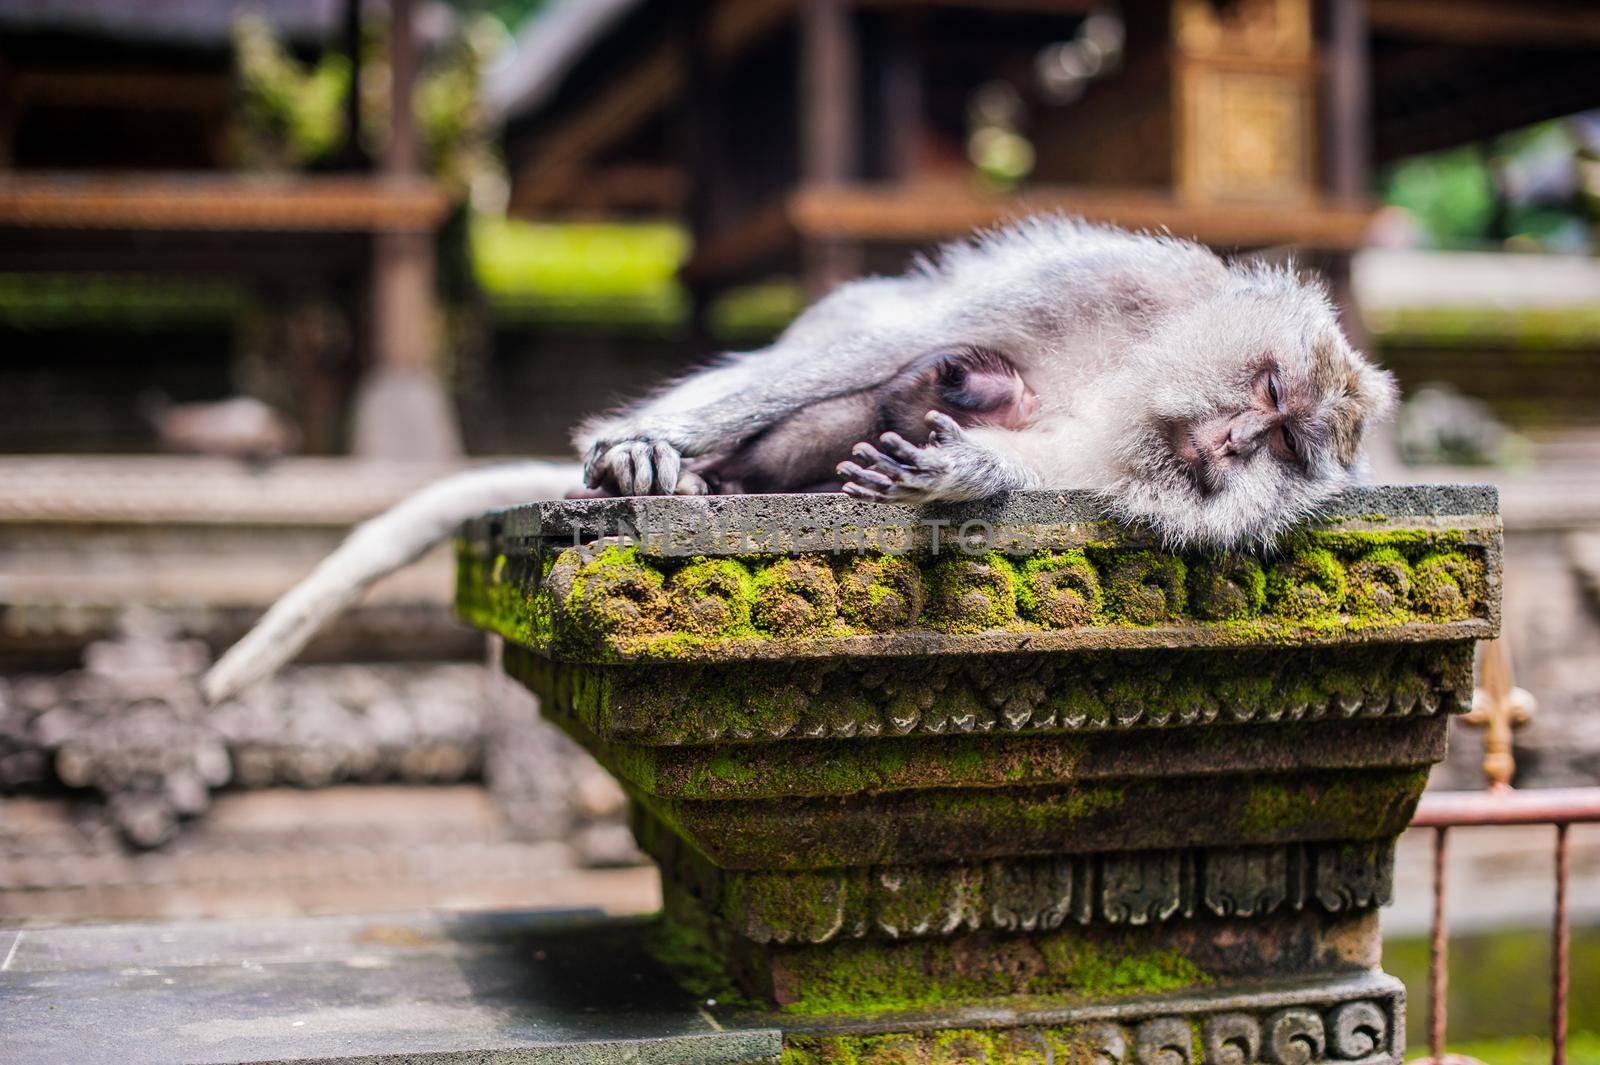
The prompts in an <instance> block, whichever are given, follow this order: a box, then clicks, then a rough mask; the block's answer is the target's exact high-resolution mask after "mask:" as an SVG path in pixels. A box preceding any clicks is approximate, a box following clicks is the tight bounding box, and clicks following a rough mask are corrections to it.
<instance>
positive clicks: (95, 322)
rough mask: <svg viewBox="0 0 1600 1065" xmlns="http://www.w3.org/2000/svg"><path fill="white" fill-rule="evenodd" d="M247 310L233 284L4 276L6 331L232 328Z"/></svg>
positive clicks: (0, 293)
mask: <svg viewBox="0 0 1600 1065" xmlns="http://www.w3.org/2000/svg"><path fill="white" fill-rule="evenodd" d="M243 307H244V293H243V292H242V291H241V290H240V289H239V288H238V287H237V286H236V285H233V284H230V283H227V282H217V283H207V282H200V281H182V282H177V281H169V280H163V279H160V278H150V277H97V276H93V275H91V276H83V275H78V274H0V328H5V329H86V328H94V327H96V326H101V327H105V326H109V327H112V328H115V329H119V330H120V329H154V328H160V327H163V326H171V325H216V326H220V327H223V328H226V327H227V326H228V325H229V323H231V322H232V321H233V318H234V316H235V315H237V314H238V313H239V311H240V310H241V309H242V308H243Z"/></svg>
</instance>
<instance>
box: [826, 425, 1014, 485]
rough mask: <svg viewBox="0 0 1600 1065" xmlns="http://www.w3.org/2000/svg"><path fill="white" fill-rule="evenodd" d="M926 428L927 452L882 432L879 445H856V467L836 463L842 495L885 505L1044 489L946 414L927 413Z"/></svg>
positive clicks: (1010, 459)
mask: <svg viewBox="0 0 1600 1065" xmlns="http://www.w3.org/2000/svg"><path fill="white" fill-rule="evenodd" d="M928 424H929V425H930V426H932V427H933V432H932V433H931V434H930V435H929V437H928V443H927V446H926V447H918V446H917V445H915V444H913V443H911V442H910V441H909V440H907V439H905V437H903V436H901V435H900V434H899V433H884V434H883V436H882V437H880V438H879V441H878V443H879V445H880V446H876V447H875V446H874V445H872V444H869V443H867V442H866V441H862V442H861V443H859V444H857V445H856V446H855V448H854V449H853V450H852V452H851V453H852V454H853V455H855V457H856V458H857V459H859V460H860V462H842V463H840V464H839V471H838V472H839V475H840V476H842V477H843V478H845V484H844V491H845V492H846V493H847V494H849V495H853V496H855V497H857V498H859V499H876V500H881V501H884V502H894V503H935V502H949V503H957V502H960V501H962V500H966V499H983V498H985V497H987V496H992V495H994V494H995V493H997V492H1013V491H1022V490H1025V489H1029V488H1040V487H1043V484H1044V482H1043V479H1042V478H1041V477H1040V476H1039V474H1038V472H1037V471H1035V470H1034V469H1032V468H1031V467H1030V466H1029V465H1028V464H1027V463H1026V462H1024V461H1022V460H1021V459H1019V458H1018V457H1017V456H1015V455H1011V454H1007V453H1006V452H1005V451H1004V450H1002V449H1000V448H998V447H994V446H992V445H991V444H989V443H985V442H983V441H980V440H977V439H975V438H974V437H973V435H972V434H971V433H969V432H968V431H967V430H965V429H963V428H961V426H959V425H957V424H956V422H955V421H954V419H952V418H950V417H949V416H948V415H946V414H942V413H940V412H939V411H929V412H928Z"/></svg>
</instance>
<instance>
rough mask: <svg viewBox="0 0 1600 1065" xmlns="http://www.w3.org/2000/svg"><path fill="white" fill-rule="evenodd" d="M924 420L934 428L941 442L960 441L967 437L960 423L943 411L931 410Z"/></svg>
mask: <svg viewBox="0 0 1600 1065" xmlns="http://www.w3.org/2000/svg"><path fill="white" fill-rule="evenodd" d="M924 420H925V421H926V422H927V423H928V424H929V425H931V426H933V431H934V432H935V433H938V434H939V438H940V439H941V440H959V439H961V437H962V436H964V435H965V433H964V432H963V430H962V428H961V425H960V423H958V422H957V421H956V420H955V419H954V418H952V417H950V415H948V414H946V413H945V412H944V411H942V410H930V411H929V412H928V413H927V415H926V416H925V417H924Z"/></svg>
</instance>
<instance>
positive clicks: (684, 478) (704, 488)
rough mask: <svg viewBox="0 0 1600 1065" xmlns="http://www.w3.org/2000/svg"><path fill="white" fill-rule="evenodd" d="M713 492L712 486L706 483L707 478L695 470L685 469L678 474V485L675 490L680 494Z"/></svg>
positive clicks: (698, 494) (700, 494)
mask: <svg viewBox="0 0 1600 1065" xmlns="http://www.w3.org/2000/svg"><path fill="white" fill-rule="evenodd" d="M710 492H711V486H710V485H708V484H706V479H705V478H704V477H702V476H700V475H699V474H698V473H695V472H694V471H693V470H684V471H683V472H682V473H680V474H678V487H677V491H676V492H675V494H676V495H680V496H703V495H708V494H710Z"/></svg>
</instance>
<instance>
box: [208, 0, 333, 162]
mask: <svg viewBox="0 0 1600 1065" xmlns="http://www.w3.org/2000/svg"><path fill="white" fill-rule="evenodd" d="M233 47H234V62H235V64H236V66H237V69H238V77H239V96H240V107H241V112H242V114H241V118H242V119H243V130H242V134H243V136H242V143H241V144H240V146H239V147H240V150H241V152H242V153H243V155H244V157H245V162H246V164H247V165H252V166H259V167H264V168H268V169H271V168H279V167H296V166H303V165H305V164H306V163H309V162H312V161H314V160H317V159H320V158H323V157H324V156H326V155H328V154H330V153H331V152H332V151H333V150H334V149H335V148H337V147H338V146H339V144H340V142H341V141H342V140H343V138H344V135H345V128H344V110H343V108H344V99H345V97H346V96H347V95H348V94H349V92H350V60H349V58H348V57H346V56H344V55H341V54H339V53H337V52H327V53H324V54H323V56H322V57H321V58H320V59H319V60H318V61H317V63H316V65H315V66H312V67H310V68H307V67H304V66H302V65H301V64H300V63H299V62H297V61H296V60H295V59H294V57H293V56H291V55H289V52H288V49H287V48H285V47H284V45H283V42H282V41H281V40H279V38H278V35H277V32H276V31H275V30H274V29H273V28H272V24H271V23H270V22H268V21H267V19H266V17H265V16H264V15H262V14H260V13H259V12H256V11H244V12H241V13H240V14H239V16H238V17H237V18H235V19H234V23H233Z"/></svg>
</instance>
